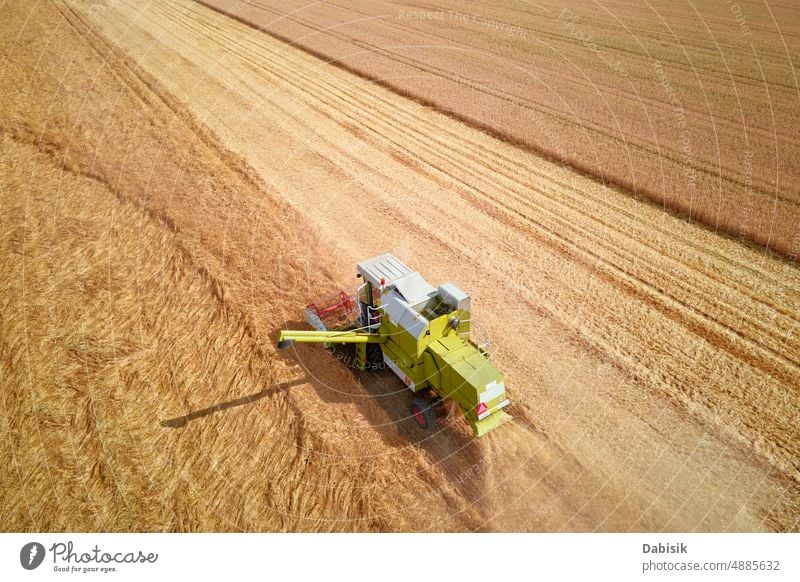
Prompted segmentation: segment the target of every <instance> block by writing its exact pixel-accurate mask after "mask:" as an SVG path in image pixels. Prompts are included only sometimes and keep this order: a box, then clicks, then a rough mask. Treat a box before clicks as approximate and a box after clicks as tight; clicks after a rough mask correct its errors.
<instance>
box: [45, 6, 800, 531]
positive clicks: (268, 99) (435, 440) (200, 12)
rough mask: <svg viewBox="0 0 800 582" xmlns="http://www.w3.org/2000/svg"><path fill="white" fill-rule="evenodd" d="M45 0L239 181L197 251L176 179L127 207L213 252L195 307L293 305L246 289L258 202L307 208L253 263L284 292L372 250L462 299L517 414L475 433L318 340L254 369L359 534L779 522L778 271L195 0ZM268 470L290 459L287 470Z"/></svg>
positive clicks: (794, 302)
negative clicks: (285, 283) (238, 194)
mask: <svg viewBox="0 0 800 582" xmlns="http://www.w3.org/2000/svg"><path fill="white" fill-rule="evenodd" d="M54 4H55V5H56V6H58V7H60V8H61V9H62V11H63V14H64V15H65V17H67V18H68V20H69V21H71V22H72V24H73V26H74V27H75V28H76V30H79V31H80V32H81V34H82V35H83V36H84V37H85V38H90V39H93V40H92V43H93V46H94V48H95V50H96V51H97V52H98V54H99V55H101V56H102V55H104V54H108V55H112V54H113V55H116V57H115V58H113V59H111V58H109V60H108V66H109V67H110V68H111V69H112V70H113V69H114V67H118V66H125V67H126V68H127V70H126V73H125V75H134V76H136V77H137V78H138V80H139V81H140V82H141V86H143V87H146V91H145V92H144V93H141V94H140V95H139V98H140V99H141V100H142V101H143V102H145V103H148V102H152V101H153V99H156V98H158V99H161V100H162V101H163V103H164V104H166V105H167V106H168V107H169V108H170V109H171V110H172V112H173V114H174V116H175V119H181V120H183V121H182V123H188V124H189V125H190V126H192V127H194V130H193V131H194V132H195V134H196V138H197V139H200V140H201V141H202V142H203V143H204V144H205V145H206V146H208V147H210V148H213V149H215V150H216V151H217V153H218V155H219V156H220V159H224V160H227V161H226V162H225V163H226V164H227V165H228V166H229V167H230V168H231V169H232V170H236V172H237V173H238V174H239V176H240V177H241V178H242V180H244V181H245V182H246V183H247V184H248V187H247V189H246V191H247V196H248V197H249V198H248V200H247V201H246V204H247V207H248V208H249V209H250V210H249V211H248V213H246V214H239V215H237V216H239V219H238V220H239V222H236V221H234V222H229V219H228V218H225V219H224V220H223V219H222V217H220V218H219V224H220V225H221V228H223V229H224V232H223V233H220V235H221V236H222V238H223V242H222V243H221V247H220V248H221V251H214V250H213V249H212V247H211V246H208V245H209V244H210V243H208V242H204V241H208V240H211V237H212V233H210V231H209V232H206V231H205V230H204V229H205V228H206V227H205V226H204V225H203V224H202V215H201V214H198V215H197V217H196V218H195V219H191V218H190V217H191V216H193V214H192V209H191V208H190V206H189V205H190V204H191V202H189V200H190V199H189V198H185V197H181V196H175V197H174V198H172V197H171V198H170V199H169V200H168V201H167V203H166V204H164V203H162V202H158V201H157V200H151V199H150V197H149V195H148V196H143V197H142V199H141V201H140V203H141V204H142V206H143V208H146V209H147V213H148V214H149V215H152V216H154V217H157V218H158V220H162V219H163V221H164V222H165V223H166V224H168V225H170V228H171V230H172V231H174V232H175V233H180V234H181V235H182V236H184V237H185V240H184V241H183V243H182V244H183V245H185V246H186V247H187V252H190V253H193V252H195V251H200V250H202V251H203V252H208V253H212V254H213V253H214V252H220V253H221V255H220V256H218V257H217V262H211V263H210V265H211V266H208V267H204V271H203V272H204V273H207V275H204V276H207V277H208V278H209V279H210V280H213V281H217V282H218V283H215V285H216V287H215V288H218V289H219V291H218V295H217V296H216V299H217V300H218V301H219V302H220V303H222V304H223V305H230V306H236V309H237V310H238V312H241V313H244V314H250V315H248V316H247V317H245V318H244V321H247V322H248V323H247V326H248V329H247V334H248V335H249V336H250V337H251V338H253V339H254V340H256V341H260V342H262V343H265V344H266V343H267V342H269V341H271V338H272V336H273V334H274V332H275V330H276V329H278V327H280V326H283V325H296V324H297V322H296V321H292V320H291V319H290V320H289V322H286V321H284V320H283V319H281V316H279V315H276V314H286V313H299V309H300V306H299V305H294V304H292V305H287V304H286V301H288V299H286V300H282V298H281V297H274V296H272V297H268V298H267V297H266V296H265V295H263V294H260V293H259V291H258V287H257V285H258V282H257V275H255V274H254V273H253V272H252V265H254V264H255V263H254V261H255V257H257V256H259V253H260V249H259V248H256V247H254V245H253V240H256V239H257V237H258V236H260V235H259V225H260V224H261V222H260V221H261V218H259V214H260V213H261V214H263V215H264V216H270V220H274V216H275V214H276V213H280V212H286V211H287V210H285V209H289V210H290V211H291V213H296V214H298V215H302V216H303V219H304V220H306V221H307V225H308V226H307V227H306V228H307V235H308V241H309V248H308V249H307V250H305V251H302V250H300V249H298V248H291V249H286V250H280V251H276V252H275V256H274V257H272V260H273V261H275V262H276V263H277V264H285V265H286V267H287V272H288V273H289V275H288V276H289V277H290V279H291V280H292V281H293V282H294V284H295V287H293V288H292V293H291V294H289V295H288V297H290V298H292V300H293V301H294V298H296V296H297V294H298V293H299V292H300V290H299V288H300V287H303V288H305V289H307V293H308V294H309V296H312V295H313V294H314V293H320V292H321V293H325V292H327V291H328V289H319V288H318V283H319V282H325V283H326V284H331V281H332V280H333V279H336V280H337V281H338V282H339V284H340V285H343V286H346V285H352V280H351V279H350V276H351V271H352V265H353V263H354V262H355V261H357V260H359V259H361V258H363V257H366V256H371V255H373V254H377V253H379V252H383V251H392V252H395V253H396V254H398V255H400V256H401V258H403V259H406V260H407V262H409V264H412V265H413V266H414V267H416V268H417V269H419V270H420V271H421V272H422V273H423V274H424V275H425V276H426V278H428V279H430V280H433V281H438V280H446V279H453V280H455V282H456V283H458V284H459V285H460V286H462V287H464V288H465V289H468V290H469V291H471V292H472V294H473V296H474V297H475V300H474V303H475V309H476V318H477V319H479V320H480V321H481V322H483V323H484V324H485V325H486V327H487V329H488V330H489V332H490V334H491V336H492V339H493V348H494V350H493V351H494V357H495V359H496V361H497V363H498V365H499V367H500V368H501V369H504V370H505V371H506V372H507V373H508V376H509V385H510V386H511V387H512V388H510V391H511V395H512V400H513V405H512V409H511V412H512V414H514V415H515V416H516V422H515V423H514V424H513V425H511V427H509V428H508V430H503V429H501V430H498V431H496V432H494V433H492V434H491V435H489V437H487V438H486V439H483V440H480V441H472V440H470V439H469V438H468V437H465V436H464V435H463V434H462V431H460V430H459V429H458V428H457V427H455V428H444V429H442V430H438V431H435V432H434V433H432V434H429V435H423V436H421V435H420V434H419V433H418V432H415V431H414V430H413V429H411V428H410V427H408V426H407V423H405V422H403V421H404V418H405V414H406V413H405V406H406V402H405V394H404V392H402V391H399V390H398V389H397V386H396V385H395V384H394V383H393V382H394V378H393V377H392V376H391V375H388V374H379V375H377V376H375V377H361V376H358V375H355V374H353V373H352V372H351V371H349V370H346V369H344V366H342V365H341V364H340V363H339V362H338V361H337V360H336V359H335V358H332V357H330V356H329V355H328V354H326V353H325V352H324V351H323V350H318V349H314V348H309V347H303V348H298V350H297V351H296V352H295V353H293V354H292V356H291V358H289V361H287V362H286V363H285V364H281V366H279V367H278V368H277V370H276V371H274V372H273V373H274V374H275V375H276V376H277V377H276V378H275V379H276V381H279V382H281V381H282V382H287V381H289V380H292V381H294V380H296V379H297V377H298V375H300V376H301V377H306V378H307V387H305V388H303V389H297V390H292V391H290V392H287V393H286V396H285V399H283V400H285V403H284V406H286V407H288V408H289V409H290V410H291V416H292V418H295V419H300V420H299V421H293V422H294V423H295V424H293V426H292V430H293V432H292V433H291V434H293V435H294V437H295V439H296V442H295V447H294V448H295V450H296V451H297V455H298V458H300V459H302V462H303V463H305V464H306V466H307V470H308V471H309V472H308V473H307V479H308V480H314V479H315V478H317V477H316V475H317V473H315V472H314V471H316V470H318V467H316V466H314V467H312V465H311V461H310V460H309V459H319V461H315V462H321V463H322V464H323V466H324V467H328V468H329V470H331V471H336V470H343V471H347V470H348V469H347V468H348V467H357V468H358V471H359V474H362V475H369V476H370V480H371V482H370V483H359V484H354V485H353V487H352V488H351V489H348V495H350V496H351V497H350V498H349V499H350V501H349V502H350V503H351V507H355V506H356V505H357V506H358V507H361V510H362V511H364V512H365V513H368V514H369V516H370V519H372V518H373V517H376V518H378V519H379V521H373V522H371V523H372V524H373V527H374V525H375V524H376V523H377V524H379V527H381V528H384V529H448V530H449V529H466V530H494V529H501V530H503V529H512V530H513V529H521V530H526V529H536V530H559V529H567V530H569V529H578V530H589V531H592V530H595V529H598V528H599V529H611V530H628V529H644V530H659V529H663V528H668V529H683V530H694V529H699V530H707V529H716V530H761V529H796V528H797V518H798V515H797V513H796V503H795V500H794V497H793V496H794V494H795V492H796V490H797V483H798V482H800V474H799V473H798V469H797V467H798V463H799V462H800V449H798V446H799V445H798V438H797V437H798V434H797V430H798V427H797V425H796V416H795V415H794V413H793V411H796V410H797V409H798V407H799V406H800V393H798V388H797V387H798V386H800V362H799V361H798V358H797V355H798V353H800V295H798V289H800V273H798V270H797V267H796V266H795V265H794V264H792V263H791V262H789V261H785V260H783V259H780V258H777V257H775V256H774V255H772V254H770V253H766V252H764V251H761V250H759V249H757V248H755V247H752V246H748V245H745V244H741V243H740V242H738V241H735V240H732V239H730V238H726V237H723V236H719V235H717V234H715V233H713V232H711V231H710V230H708V229H706V228H704V227H701V226H698V225H697V224H696V223H693V222H691V221H688V220H683V219H681V218H679V217H676V216H674V215H671V214H668V213H665V212H663V210H662V209H660V208H658V207H657V206H655V205H653V204H650V203H647V202H643V201H641V200H639V199H637V198H636V197H633V196H631V195H629V194H627V193H625V192H621V191H619V190H616V189H614V188H610V187H607V186H604V185H602V184H600V183H598V182H595V181H593V180H591V179H589V178H587V177H586V176H582V175H580V174H577V173H576V172H574V171H572V170H570V169H569V168H566V167H562V166H559V165H557V164H554V163H552V162H548V161H546V160H544V159H542V158H540V157H537V156H535V155H533V154H531V153H530V152H528V151H525V150H523V149H520V148H517V147H515V146H513V145H511V144H508V143H504V142H502V141H499V140H497V139H495V138H493V137H491V136H489V135H487V134H485V133H483V132H480V131H477V130H475V129H472V128H469V127H467V126H465V125H462V124H461V123H459V122H457V121H454V120H453V119H451V118H449V117H447V116H445V115H442V114H439V113H436V112H434V111H432V110H430V109H428V108H426V107H424V106H421V105H419V104H418V103H415V102H413V101H410V100H407V99H405V98H403V97H400V96H398V95H396V94H394V93H392V92H390V91H388V90H386V89H384V88H382V87H380V86H378V85H376V84H374V83H371V82H369V81H366V80H364V79H361V78H359V77H357V76H354V75H351V74H349V73H347V72H345V71H343V70H341V69H339V68H337V67H334V66H331V65H328V64H326V63H324V62H322V61H320V60H318V59H315V58H314V57H312V56H310V55H308V54H307V53H305V52H303V51H300V50H297V49H295V48H292V47H290V46H287V45H286V44H284V43H283V42H280V41H278V40H275V39H274V38H272V37H270V36H268V35H266V34H263V33H259V32H257V31H255V30H253V29H252V28H251V27H248V26H246V25H244V24H241V23H239V22H237V21H236V20H234V19H230V18H228V17H225V16H224V15H221V14H220V13H217V12H214V11H212V10H210V9H208V8H206V7H205V6H203V5H201V4H197V3H193V2H190V1H189V0H179V1H176V2H166V1H162V0H153V1H148V2H144V3H138V2H133V1H132V0H117V1H115V2H109V3H105V2H96V3H93V4H92V5H91V6H87V5H86V4H85V3H83V2H75V1H72V0H57V1H55V2H54ZM95 35H96V36H95ZM125 75H123V76H122V77H121V78H124V77H125ZM134 84H135V85H137V87H136V90H137V91H138V90H139V87H140V85H138V83H134ZM132 88H133V87H132ZM158 177H159V176H155V178H156V179H158ZM253 192H257V193H260V194H258V195H253V194H252V193H253ZM198 196H200V194H198ZM260 196H263V198H264V199H263V200H262V199H261V198H260ZM131 201H133V200H131ZM223 202H224V203H225V204H234V203H236V202H237V201H236V200H235V199H234V198H231V199H230V200H227V201H219V204H218V206H217V207H218V208H219V209H220V210H221V211H225V210H224V209H225V206H224V204H223ZM157 204H158V205H160V206H159V207H158V208H156V207H155V205H157ZM198 206H200V205H199V203H198ZM282 209H284V210H282ZM197 212H198V213H199V212H200V211H199V210H198V211H197ZM225 212H227V211H225ZM231 216H233V214H231ZM230 220H232V219H230ZM209 228H210V227H209ZM273 236H274V237H276V240H277V237H279V233H275V234H274V235H273ZM258 240H261V239H260V238H259V239H258ZM193 245H194V247H196V248H193ZM206 247H208V248H206ZM293 252H294V253H301V254H302V253H305V254H302V257H301V258H302V260H303V261H304V263H303V264H305V265H308V264H315V263H318V262H324V261H326V260H329V261H330V262H329V263H327V264H325V265H324V268H323V272H322V273H320V274H319V276H318V277H316V278H315V276H314V275H313V274H311V273H307V274H306V279H305V280H303V279H302V277H300V276H299V275H297V274H296V273H297V272H298V271H300V270H301V269H300V267H298V265H299V264H300V263H299V262H297V261H298V260H299V259H298V258H297V257H294V256H293V255H292V253H293ZM199 254H202V253H199ZM331 258H332V259H331ZM215 269H216V271H215ZM319 284H321V283H319ZM284 319H285V317H284ZM296 319H299V316H297V318H296ZM271 353H272V352H271V350H269V349H266V348H265V351H264V352H263V353H261V354H260V357H262V358H266V359H269V358H271V357H276V356H271ZM282 398H283V397H282ZM283 400H282V401H283ZM342 422H346V423H352V427H351V428H350V429H348V430H342V429H341V428H340V427H341V426H342ZM354 434H355V435H358V438H359V441H360V442H359V444H360V446H359V447H357V448H356V449H355V450H354V448H353V443H352V438H353V435H354ZM306 435H308V436H309V438H306ZM320 442H325V443H326V446H325V447H320V446H319V445H318V444H317V443H320ZM282 454H283V455H284V456H283V457H282V458H284V459H285V458H291V456H292V453H291V450H288V449H287V451H286V452H285V453H282ZM315 467H316V468H315ZM324 467H323V469H322V471H323V472H324V471H325V470H326V469H325V468H324ZM312 469H313V471H312ZM284 472H285V473H287V474H289V473H291V474H292V475H295V474H296V473H297V471H295V470H294V468H293V467H292V466H291V463H289V464H288V465H286V468H285V469H284ZM332 481H333V477H331V476H330V475H328V476H327V478H326V479H324V480H323V482H324V483H325V485H321V486H322V487H327V488H328V489H330V488H331V486H330V485H329V483H331V482H332ZM238 484H239V485H242V483H238ZM274 486H275V487H279V486H280V484H279V483H277V482H276V483H275V484H274ZM359 499H360V501H358V500H359ZM289 505H291V506H297V505H298V503H296V502H295V503H294V504H292V503H290V504H289ZM236 521H237V520H236V519H234V523H235V522H236Z"/></svg>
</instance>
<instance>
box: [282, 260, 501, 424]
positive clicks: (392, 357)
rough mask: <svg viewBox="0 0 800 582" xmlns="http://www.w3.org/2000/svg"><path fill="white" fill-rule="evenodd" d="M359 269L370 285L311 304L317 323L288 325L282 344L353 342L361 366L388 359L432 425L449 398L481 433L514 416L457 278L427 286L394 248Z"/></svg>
mask: <svg viewBox="0 0 800 582" xmlns="http://www.w3.org/2000/svg"><path fill="white" fill-rule="evenodd" d="M357 270H358V276H359V277H361V278H362V279H363V281H364V283H363V285H361V287H359V288H358V289H357V290H356V294H355V296H354V297H351V296H349V295H348V294H346V293H345V292H340V293H339V294H337V295H336V296H334V297H333V298H332V299H329V300H327V301H325V302H318V303H310V304H309V305H308V306H307V307H306V309H305V315H306V320H307V321H308V322H309V324H310V325H311V326H312V327H314V328H315V329H314V330H303V331H292V330H283V331H281V332H280V333H279V335H278V346H279V347H280V348H287V347H289V346H290V345H291V344H292V343H295V342H297V343H322V344H326V345H333V344H346V343H352V344H355V350H356V358H355V364H356V367H357V368H358V369H360V370H365V369H368V368H372V367H378V366H379V365H380V364H381V363H383V364H385V365H386V366H387V367H388V368H390V369H391V370H392V371H393V372H394V373H395V374H396V375H397V376H398V377H399V378H400V379H401V380H402V381H403V383H404V384H405V385H406V386H407V387H408V388H409V389H410V390H411V391H412V392H414V393H415V395H417V396H418V397H416V398H414V399H413V400H412V406H411V413H412V416H414V417H415V418H416V420H417V422H418V423H419V424H420V425H421V426H425V427H426V428H431V426H430V422H428V423H427V426H426V422H424V421H425V414H424V413H426V412H427V408H428V407H429V408H431V409H434V408H439V405H444V404H446V403H449V404H450V405H452V403H455V404H457V405H458V407H459V408H460V409H461V410H462V412H463V413H464V417H465V418H466V420H467V422H469V424H470V425H471V426H472V429H473V434H474V435H475V436H478V437H479V436H483V435H485V434H486V433H488V432H489V431H491V430H493V429H495V428H497V427H498V426H500V425H501V424H503V423H505V422H506V421H508V420H509V419H510V418H511V417H510V416H509V415H508V414H507V413H506V412H504V411H503V408H505V407H506V406H507V405H508V404H509V400H508V397H507V394H506V389H505V377H504V375H503V374H502V372H500V371H499V370H498V369H497V368H496V367H495V366H494V365H493V364H492V362H491V361H490V359H489V356H488V354H487V353H486V351H485V350H484V349H483V348H482V347H480V346H478V345H477V344H476V343H475V342H474V341H473V340H472V339H471V321H470V298H469V297H468V296H467V295H466V294H465V293H464V292H463V291H461V290H460V289H459V288H458V287H456V286H455V285H453V284H452V283H446V284H444V285H441V286H439V287H438V288H435V287H433V286H431V285H429V284H428V283H427V282H426V281H425V280H424V279H423V278H422V277H421V276H420V275H419V273H417V272H416V271H411V269H409V268H408V267H407V266H406V265H405V264H403V263H402V262H401V261H400V260H399V259H397V258H396V257H394V256H393V255H390V254H384V255H380V256H378V257H374V258H372V259H369V260H367V261H363V262H362V263H359V264H358V267H357ZM448 409H449V410H452V408H448ZM431 414H432V413H431ZM428 418H432V416H429V417H428Z"/></svg>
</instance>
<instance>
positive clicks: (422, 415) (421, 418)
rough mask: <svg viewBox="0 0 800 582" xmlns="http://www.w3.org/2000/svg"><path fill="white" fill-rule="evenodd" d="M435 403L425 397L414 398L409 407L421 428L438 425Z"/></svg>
mask: <svg viewBox="0 0 800 582" xmlns="http://www.w3.org/2000/svg"><path fill="white" fill-rule="evenodd" d="M433 407H434V403H433V402H432V401H430V400H425V399H423V398H413V399H412V400H411V404H410V405H409V407H408V410H409V412H410V413H411V418H412V419H413V420H414V422H416V423H417V426H419V427H420V428H421V429H424V430H430V429H432V428H433V427H434V426H436V414H435V413H434V411H433Z"/></svg>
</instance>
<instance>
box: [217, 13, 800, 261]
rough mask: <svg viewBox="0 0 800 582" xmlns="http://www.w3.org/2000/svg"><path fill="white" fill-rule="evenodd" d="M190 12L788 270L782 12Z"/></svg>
mask: <svg viewBox="0 0 800 582" xmlns="http://www.w3.org/2000/svg"><path fill="white" fill-rule="evenodd" d="M201 1H202V2H203V3H205V4H207V5H208V6H211V7H214V8H216V9H219V10H221V11H223V12H225V13H226V14H230V15H232V16H234V17H236V18H239V19H241V20H242V21H243V22H247V23H250V24H251V25H253V26H255V27H257V28H259V29H262V30H265V31H267V32H269V33H270V34H273V35H276V36H277V37H279V38H281V39H283V40H285V41H287V42H291V43H293V44H295V45H297V46H300V47H302V48H304V49H305V50H308V51H310V52H311V53H313V54H315V55H318V56H319V57H321V58H323V59H325V60H328V61H331V62H334V63H336V64H338V65H339V66H341V67H343V68H345V69H347V70H351V71H354V72H357V73H359V74H361V75H365V76H367V77H369V78H371V79H374V80H376V81H378V82H380V83H382V84H384V85H385V86H388V87H390V88H392V89H393V90H395V91H398V92H400V93H402V94H404V95H407V96H409V97H411V98H413V99H416V100H418V101H420V102H422V103H426V104H430V105H433V106H435V107H437V108H438V109H440V110H442V111H447V112H450V113H451V114H452V115H454V116H455V117H456V118H458V119H460V120H462V121H466V122H467V123H469V124H472V125H473V126H476V127H480V128H483V129H485V130H489V131H490V132H492V133H494V134H495V135H498V136H501V137H502V138H504V139H507V140H511V141H513V142H515V143H519V144H522V145H524V146H526V147H530V148H533V149H534V150H536V151H537V152H539V153H542V154H545V155H547V156H549V157H551V158H554V159H557V160H560V161H562V162H566V163H568V164H570V165H571V166H572V167H574V168H577V169H579V170H581V171H584V172H586V173H589V174H590V175H593V176H596V177H599V178H601V179H603V180H606V181H607V182H609V183H612V184H616V185H620V186H623V187H624V188H627V189H630V190H633V191H636V192H638V193H640V194H642V195H645V196H647V197H648V198H650V199H651V200H653V201H655V202H656V203H658V204H660V205H663V206H665V207H667V208H670V209H672V210H676V211H680V212H682V213H685V214H687V215H690V216H692V217H693V218H696V219H698V220H700V221H702V222H704V223H706V224H708V225H710V226H711V227H712V228H714V229H719V230H721V231H724V232H727V233H729V234H732V235H735V236H742V237H746V238H749V239H751V240H753V241H756V242H758V243H759V244H762V245H767V246H769V248H771V249H773V250H776V251H778V252H781V253H784V254H787V255H790V256H793V257H795V258H796V257H797V256H800V186H799V185H800V142H799V141H798V136H797V129H798V122H797V111H798V108H799V107H800V85H798V77H797V72H796V69H797V67H798V66H799V65H800V52H798V51H799V50H800V41H799V39H800V11H798V10H797V6H796V5H795V4H794V3H792V2H782V1H777V0H766V1H763V2H754V1H750V0H738V1H736V2H733V1H726V2H721V1H720V2H678V3H676V2H674V1H673V0H652V1H648V2H643V1H637V0H623V1H614V2H586V1H583V0H566V1H565V0H541V1H540V0H537V1H536V2H519V1H517V0H499V1H494V2H474V1H473V0H455V1H454V0H427V1H426V2H416V1H413V2H412V1H394V0H349V1H347V2H341V1H340V2H324V3H320V4H318V3H314V2H311V3H309V2H306V1H305V0H201Z"/></svg>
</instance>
